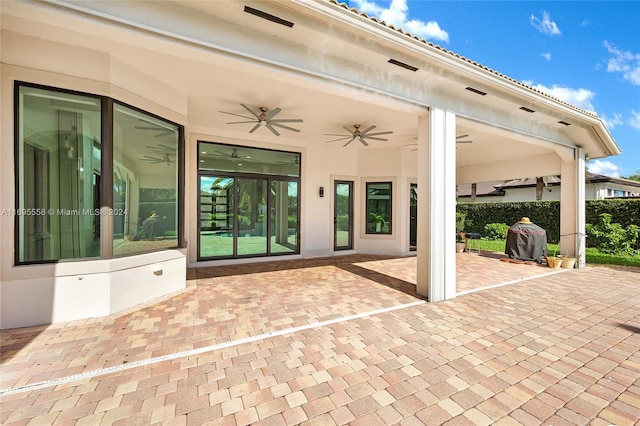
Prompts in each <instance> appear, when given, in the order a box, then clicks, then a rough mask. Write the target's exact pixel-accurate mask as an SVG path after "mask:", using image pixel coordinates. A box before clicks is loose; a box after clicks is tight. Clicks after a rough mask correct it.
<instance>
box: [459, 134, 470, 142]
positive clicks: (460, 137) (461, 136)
mask: <svg viewBox="0 0 640 426" xmlns="http://www.w3.org/2000/svg"><path fill="white" fill-rule="evenodd" d="M468 137H469V135H467V134H464V135H460V136H456V143H473V141H472V140H460V139H464V138H468Z"/></svg>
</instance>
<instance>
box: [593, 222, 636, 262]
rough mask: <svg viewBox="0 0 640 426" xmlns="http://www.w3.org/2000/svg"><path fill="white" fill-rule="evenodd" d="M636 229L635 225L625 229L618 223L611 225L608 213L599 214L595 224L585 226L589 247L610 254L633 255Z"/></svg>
mask: <svg viewBox="0 0 640 426" xmlns="http://www.w3.org/2000/svg"><path fill="white" fill-rule="evenodd" d="M638 229H639V228H638V227H637V226H636V225H628V226H627V227H626V228H625V227H623V226H622V225H621V224H619V223H612V222H611V215H610V214H609V213H602V214H600V215H599V216H598V220H597V222H596V223H595V224H589V223H588V224H587V225H586V230H587V239H588V241H589V245H590V246H592V247H593V246H595V247H596V248H597V249H598V250H600V251H601V252H603V253H611V254H633V253H635V250H634V248H633V247H634V245H635V244H636V241H637V240H638Z"/></svg>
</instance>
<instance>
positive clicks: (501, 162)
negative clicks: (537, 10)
mask: <svg viewBox="0 0 640 426" xmlns="http://www.w3.org/2000/svg"><path fill="white" fill-rule="evenodd" d="M150 22H153V24H150ZM2 37H3V38H2V42H3V64H2V90H3V93H7V94H11V93H13V94H14V96H3V99H2V102H3V108H2V111H3V113H2V124H3V125H2V139H3V141H7V143H4V144H3V146H2V150H3V156H2V162H3V163H2V165H3V167H2V170H3V172H2V173H3V181H4V182H7V183H8V187H10V188H12V190H13V191H15V192H16V193H17V194H18V195H19V196H22V198H19V197H18V199H19V201H20V200H24V199H27V196H29V195H30V194H31V193H32V192H34V191H30V190H29V187H28V184H31V182H30V181H29V180H25V179H24V178H20V177H16V176H14V173H13V171H14V161H15V158H16V157H19V154H20V152H14V144H12V143H10V142H11V141H14V140H15V138H16V134H18V133H19V131H18V129H14V124H15V123H20V122H21V121H19V120H17V119H16V117H14V116H13V111H14V110H15V109H14V106H15V105H14V102H17V101H15V99H21V98H20V96H24V97H26V98H28V99H30V100H31V103H30V104H28V105H27V108H26V109H25V115H26V114H27V113H30V110H29V107H30V108H33V109H34V111H33V113H31V115H30V117H35V118H37V117H39V116H40V115H41V114H43V111H46V112H47V113H48V114H51V117H54V115H53V114H54V113H57V111H58V109H59V108H60V106H59V103H60V97H61V96H71V97H73V99H72V100H71V104H72V106H73V107H72V108H71V109H73V111H69V114H67V115H68V116H69V117H70V118H69V119H68V121H69V122H70V120H71V119H72V118H73V119H76V120H80V119H81V118H82V120H86V117H87V116H88V113H87V112H86V111H85V112H84V113H83V114H80V113H78V112H77V110H78V109H82V108H85V107H83V106H82V105H86V104H87V102H89V101H88V100H87V99H89V100H90V101H91V102H94V104H95V105H107V106H108V105H114V104H115V105H116V108H115V110H114V111H115V112H113V111H111V110H109V109H108V108H107V109H106V110H105V111H106V112H107V113H106V114H103V113H96V111H97V110H98V108H97V107H95V108H93V110H92V113H93V115H94V118H93V121H92V122H91V123H85V128H87V129H92V130H91V132H92V133H91V134H90V135H86V136H85V137H83V138H78V140H80V141H85V143H87V144H88V146H87V147H86V148H85V151H86V152H89V151H90V149H93V148H94V146H100V147H101V149H103V150H104V153H103V155H102V158H103V159H104V161H103V160H100V161H97V160H95V161H93V164H94V166H93V167H94V168H95V170H90V168H89V167H83V166H82V165H81V164H80V163H78V162H77V161H76V160H77V159H76V158H72V160H73V161H74V163H73V164H74V168H72V169H71V170H73V172H74V173H75V175H74V178H77V180H79V181H82V182H85V183H86V182H89V181H91V179H94V181H95V182H96V183H95V185H94V186H95V188H85V189H86V192H87V195H86V196H84V197H83V200H85V201H86V202H88V203H89V202H90V201H87V200H93V203H94V204H95V206H93V205H92V206H91V207H97V208H96V210H97V211H100V212H101V216H103V217H102V218H100V221H98V220H94V221H93V222H92V223H91V225H92V226H93V227H92V228H90V230H91V235H90V236H91V237H94V240H92V241H91V244H92V249H93V251H92V252H91V256H94V257H90V258H89V259H87V257H86V256H84V255H82V254H78V255H73V256H75V257H73V256H72V257H73V258H74V260H77V259H81V260H80V261H77V262H66V260H68V259H66V258H64V256H57V257H61V258H60V259H58V258H56V256H55V255H54V256H53V258H52V259H49V258H40V257H42V256H41V254H42V253H48V251H47V250H48V247H45V248H44V249H43V248H42V247H39V246H38V247H34V249H33V253H32V254H31V256H32V257H34V258H33V259H31V258H27V259H26V260H24V259H21V258H11V257H10V256H3V257H2V259H1V260H0V262H2V263H1V268H0V271H1V273H2V292H3V293H2V294H3V297H2V304H3V305H2V307H3V309H2V318H1V320H2V325H1V326H0V327H3V328H6V327H16V326H21V325H31V324H42V323H47V322H58V321H67V320H72V319H79V318H87V317H90V316H91V315H108V314H112V313H115V312H118V311H120V310H122V309H124V308H128V307H132V306H135V305H136V304H138V303H141V302H145V301H148V300H149V299H152V298H154V297H158V296H160V295H162V294H166V293H170V292H173V291H175V290H176V288H180V287H184V285H185V281H184V270H185V269H186V268H208V267H223V266H226V265H232V264H234V265H238V266H239V267H240V266H241V265H242V264H243V263H246V262H253V261H255V260H261V261H271V260H275V259H276V256H277V259H279V260H282V261H289V260H300V259H312V258H316V257H320V258H324V257H327V256H342V255H352V254H364V255H385V256H395V257H404V256H411V255H415V256H416V257H417V261H416V262H415V264H414V265H415V267H416V271H415V284H416V291H417V293H418V294H420V295H421V296H422V297H424V298H428V299H429V300H430V301H432V302H438V301H443V300H448V299H451V298H453V297H455V296H456V295H457V294H458V293H459V292H460V291H461V289H464V288H465V286H466V285H467V284H466V283H465V282H464V280H461V279H458V278H457V271H458V268H457V267H456V263H457V262H456V254H455V240H454V235H455V231H456V229H455V206H456V185H457V184H460V183H474V182H483V181H491V180H497V179H514V178H519V177H529V176H547V175H561V176H562V182H563V190H562V200H561V203H562V208H561V220H560V222H561V223H560V233H561V235H563V237H562V241H561V244H562V248H563V252H564V253H566V254H568V255H574V256H576V257H578V258H579V259H580V262H579V264H578V266H579V267H582V266H584V256H580V255H581V254H582V253H583V252H584V239H580V238H578V236H579V235H581V234H584V186H583V184H582V183H583V182H584V163H585V161H586V159H588V158H602V157H606V156H609V155H615V154H616V153H618V152H619V149H618V147H617V145H616V144H615V141H613V139H612V138H611V135H610V134H609V132H608V131H607V129H606V127H605V125H604V123H603V121H602V120H601V119H600V118H599V117H597V116H596V115H594V114H592V113H590V112H587V111H583V110H580V109H579V108H576V107H574V106H571V105H569V104H566V103H564V102H561V101H559V100H557V99H554V98H552V97H550V96H549V95H546V94H544V93H541V92H539V91H537V90H535V89H533V88H531V87H528V86H526V85H524V84H522V83H520V82H517V81H515V80H513V79H511V78H509V77H507V76H505V75H502V74H500V73H499V72H498V71H495V70H492V69H490V68H488V67H485V66H482V65H480V64H478V63H476V62H473V61H472V60H469V59H467V58H463V57H460V56H459V55H456V54H455V53H454V52H450V51H448V50H446V49H444V48H442V47H440V46H436V45H434V44H432V43H429V42H428V41H425V40H420V39H418V38H416V37H413V36H412V35H411V34H408V33H406V32H404V31H402V30H399V29H396V28H393V27H390V26H387V25H386V24H385V23H383V22H380V21H379V20H377V19H375V18H374V17H370V16H367V15H365V14H362V13H359V12H358V11H357V10H354V9H350V8H349V7H347V6H346V5H344V4H339V3H337V2H333V1H322V0H317V1H316V0H298V1H291V2H286V3H282V2H277V1H273V2H271V1H261V2H240V1H225V2H185V1H163V2H84V3H77V2H64V1H63V2H5V3H3V7H2ZM60 52H64V55H63V54H61V53H60ZM64 58H73V60H64ZM20 90H23V92H20ZM67 92H71V94H69V93H67ZM19 93H23V94H19ZM98 96H100V97H101V98H96V97H98ZM76 98H77V99H76ZM85 98H86V99H85ZM94 98H95V99H94ZM96 99H97V100H96ZM78 100H79V101H80V102H78ZM83 102H84V103H83ZM91 102H89V103H91ZM68 103H69V102H67V104H68ZM65 105H66V104H65ZM79 105H80V107H79ZM95 105H94V106H95ZM37 108H41V110H38V109H37ZM65 108H66V107H65ZM67 109H69V108H67ZM112 114H115V118H114V117H112ZM109 117H111V119H110V118H109ZM271 119H273V122H271V121H270V120H271ZM109 120H111V121H109ZM141 120H142V121H141ZM278 120H281V121H278ZM51 121H52V122H53V121H54V120H53V119H52V120H51ZM114 123H115V124H114ZM271 123H273V124H271ZM89 124H90V125H89ZM65 125H66V126H67V127H71V125H70V124H65ZM109 125H111V127H108V126H109ZM101 126H102V127H101ZM27 127H28V126H26V127H25V130H24V131H25V132H26V133H28V132H29V129H28V128H27ZM105 127H106V128H105ZM98 129H102V130H100V131H98ZM53 130H54V132H53V133H54V134H58V133H59V132H55V129H53ZM358 132H361V133H367V132H368V133H369V134H370V135H371V136H374V137H373V138H366V137H361V133H358ZM50 133H51V132H50ZM55 142H56V143H57V144H64V139H63V138H59V139H58V140H57V141H55ZM98 142H101V143H98ZM19 143H22V144H24V146H25V147H27V148H28V149H30V150H32V151H34V152H40V151H42V152H43V154H42V155H43V158H53V154H51V156H50V157H46V155H49V154H48V153H49V152H56V151H54V150H51V151H49V149H51V148H50V146H53V145H54V144H53V143H51V141H49V140H47V139H46V138H45V140H44V141H42V140H40V139H37V140H36V138H33V140H27V139H24V140H20V142H19ZM90 144H93V145H90ZM36 145H37V147H36ZM89 145H90V146H89ZM20 146H22V145H20ZM33 147H36V148H37V149H39V150H40V151H35V150H34V148H33ZM65 149H67V151H66V155H67V156H70V157H73V155H74V154H73V153H74V151H73V150H70V149H68V148H65ZM96 149H97V148H96ZM18 151H19V150H18ZM28 152H31V151H28ZM5 153H6V155H4V154H5ZM249 154H250V155H249ZM256 154H257V155H256ZM23 157H25V158H31V157H26V156H23ZM23 157H21V160H20V161H22V160H23V159H24V158H23ZM289 157H290V158H291V160H290V161H289V160H287V161H284V160H285V158H289ZM34 158H35V157H34ZM61 158H62V159H63V160H64V156H62V157H61ZM87 159H88V158H87ZM61 161H62V160H61ZM65 161H66V160H65ZM101 161H102V162H101ZM19 164H22V163H19ZM20 167H23V166H20ZM56 167H57V166H56ZM24 168H25V169H28V167H27V166H26V165H25V166H24ZM103 168H104V170H103ZM63 169H64V168H63ZM75 169H78V171H76V170H75ZM79 170H83V171H82V173H83V175H80V174H79V173H80V172H79ZM92 172H93V174H92ZM42 175H44V173H42ZM76 175H77V176H76ZM20 176H23V175H20ZM97 176H99V177H100V179H99V180H100V181H99V182H98V178H97ZM20 179H22V180H20ZM224 179H227V181H226V182H225V183H224V185H220V184H219V183H220V182H221V181H222V180H224ZM203 182H204V183H203ZM216 182H217V183H216ZM116 184H117V185H116ZM21 185H22V186H21ZM341 185H343V186H346V187H348V188H350V189H349V193H348V194H349V203H350V204H349V206H348V209H347V210H346V212H347V213H346V214H345V213H342V212H340V211H338V207H339V202H338V201H337V200H338V195H340V194H339V190H338V188H340V187H341ZM32 186H34V187H37V185H35V184H33V185H32ZM98 186H100V190H99V191H98V190H97V189H96V188H98ZM25 188H26V189H25ZM114 188H118V190H114ZM232 188H233V189H232ZM90 189H92V190H93V193H92V195H93V197H91V196H89V190H90ZM54 190H57V189H56V188H53V189H51V192H52V193H54V192H55V191H54ZM233 191H236V192H233ZM374 193H375V194H374ZM382 193H384V197H386V198H385V199H381V198H380V197H381V195H380V194H382ZM150 194H154V196H156V197H157V198H158V199H156V200H152V201H154V202H157V203H159V204H157V205H159V206H161V207H162V208H163V209H166V210H167V211H169V213H167V214H166V215H167V216H168V217H169V218H170V219H169V220H170V221H172V223H171V229H167V231H169V233H170V235H171V236H172V238H174V240H173V243H172V244H173V245H174V247H173V248H172V249H171V250H166V245H165V244H168V243H166V242H167V241H168V240H160V241H153V242H148V241H142V242H141V241H132V242H131V243H129V244H126V243H124V244H123V245H121V246H117V247H114V241H117V242H118V243H120V242H121V241H126V238H125V237H126V233H127V232H135V229H136V225H137V224H139V223H140V222H141V221H142V220H143V219H144V216H145V215H146V214H148V213H147V212H143V210H144V209H143V207H145V206H146V205H145V206H143V201H144V200H147V198H148V197H150V196H151V195H150ZM157 194H164V195H163V196H162V197H160V196H158V195H157ZM247 194H248V195H250V196H247ZM40 195H42V194H40ZM44 195H47V194H44ZM413 195H416V197H414V198H412V197H413ZM145 197H147V198H145ZM234 197H235V198H234ZM376 197H378V198H376ZM263 199H264V203H265V204H261V202H262V201H263ZM1 200H2V207H3V208H7V209H15V208H21V207H25V205H16V197H15V194H14V192H12V191H5V192H3V193H2V199H1ZM45 201H46V202H49V200H45ZM147 201H148V200H147ZM147 201H144V202H147ZM214 201H215V202H214ZM127 203H129V204H130V205H132V206H133V207H131V208H129V209H127V208H123V209H122V210H123V211H127V212H128V214H129V215H131V216H132V217H127V218H125V219H122V220H121V221H120V222H118V221H115V222H113V221H111V217H110V214H112V212H113V211H114V210H118V208H119V207H127V206H128V204H127ZM136 203H137V204H136ZM216 203H217V204H216ZM23 204H24V203H23ZM149 205H151V204H149ZM154 205H156V204H154ZM26 207H29V206H26ZM134 207H135V208H134ZM214 208H221V209H222V210H221V211H222V212H218V211H217V210H215V211H214V210H213V209H214ZM150 209H151V208H150V207H149V209H148V210H150ZM374 210H375V211H374ZM377 210H380V211H382V213H384V214H382V215H380V216H381V219H380V221H381V222H379V223H380V224H381V225H382V223H384V226H379V227H378V226H377V224H376V223H375V222H374V217H378V213H380V211H377ZM143 213H144V214H143ZM163 215H164V214H163ZM341 216H346V221H345V223H346V225H345V227H344V229H342V228H341V229H338V228H339V225H338V224H339V223H340V220H339V219H341ZM221 218H222V219H221ZM225 220H226V222H225ZM376 221H377V219H376ZM85 222H87V224H85V225H86V226H89V223H88V221H86V220H85ZM121 222H124V224H123V223H121ZM27 225H29V224H28V223H27ZM259 225H261V226H262V232H261V233H260V231H259ZM243 226H246V227H247V228H251V229H250V230H249V229H244V228H243ZM125 227H127V229H128V230H127V229H124V228H125ZM214 227H215V228H216V229H213V228H214ZM220 227H222V228H224V229H223V230H225V231H227V230H228V231H229V233H228V235H229V237H228V238H230V239H231V243H229V240H220V239H216V240H214V239H212V238H211V236H212V235H215V234H212V232H217V231H218V230H219V229H220ZM121 228H122V230H121ZM205 228H207V229H205ZM209 228H211V229H209ZM16 229H17V231H16ZM131 229H132V230H131ZM344 230H348V233H349V234H348V238H344V237H345V235H344V234H342V233H341V232H343V231H344ZM54 231H55V229H54ZM2 232H3V235H7V236H8V238H6V239H3V240H2V241H1V242H0V244H2V252H3V253H18V254H17V255H15V256H18V257H19V256H20V255H21V254H22V253H21V251H20V247H18V246H19V244H21V242H23V241H25V240H28V239H35V237H36V236H34V233H33V232H32V233H29V227H28V226H24V225H21V224H19V223H17V222H14V221H13V219H12V218H3V221H2ZM20 232H22V234H20ZM267 232H268V234H267ZM256 233H258V234H259V238H261V242H260V244H261V245H260V246H259V248H258V249H255V248H253V245H252V244H251V247H247V246H246V245H243V244H244V243H245V242H251V240H249V239H246V240H245V239H243V238H245V237H246V236H247V235H248V236H249V237H248V238H255V234H256ZM276 233H277V234H278V235H277V236H276ZM120 234H123V235H120ZM78 235H80V236H81V237H78V238H87V237H88V236H89V234H88V233H87V232H79V233H78ZM76 237H77V236H76ZM272 239H273V241H274V242H273V243H272V242H271V240H272ZM53 240H54V239H51V241H53ZM276 240H277V241H280V242H283V243H284V244H280V243H278V242H277V241H276ZM38 241H41V240H40V239H38ZM47 241H49V240H47ZM219 241H223V242H219ZM344 241H347V242H346V243H345V242H344ZM416 241H417V251H416V252H413V251H412V248H415V247H416V244H415V242H416ZM138 243H145V244H146V245H143V244H138ZM39 244H40V245H42V243H39ZM224 244H227V245H225V246H224V247H223V245H224ZM134 245H135V246H136V247H134ZM147 245H151V246H152V247H150V248H149V251H148V252H147V251H146V250H147V248H146V246H147ZM16 247H18V249H16ZM245 249H246V250H248V251H249V252H248V253H249V254H247V251H243V250H245ZM38 250H40V251H38ZM283 252H284V254H285V255H284V256H283ZM38 253H40V254H38ZM38 256H40V257H38ZM258 257H259V258H260V259H255V258H258ZM160 271H163V273H162V274H161V273H159V272H160ZM124 276H126V277H128V278H130V279H131V280H132V281H134V282H136V283H140V284H139V286H136V287H135V288H134V289H133V290H135V291H132V289H131V288H129V287H126V286H122V285H120V284H119V283H120V282H121V281H120V279H121V278H122V277H124ZM43 289H45V291H42V290H43ZM61 289H64V290H61ZM34 294H35V295H37V297H38V300H37V303H35V304H34V303H30V302H33V295H34ZM77 300H82V301H83V303H80V304H78V303H76V301H77ZM105 300H106V301H107V302H105ZM15 306H20V307H21V308H20V309H15V308H13V307H15ZM33 306H37V308H34V307H33Z"/></svg>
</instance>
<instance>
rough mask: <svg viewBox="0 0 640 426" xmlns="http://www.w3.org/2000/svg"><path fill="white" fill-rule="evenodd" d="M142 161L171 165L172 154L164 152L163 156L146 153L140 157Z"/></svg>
mask: <svg viewBox="0 0 640 426" xmlns="http://www.w3.org/2000/svg"><path fill="white" fill-rule="evenodd" d="M140 161H147V162H149V163H151V164H162V163H164V164H166V165H167V166H170V165H171V162H172V161H171V154H164V155H162V157H152V156H150V155H145V156H144V157H142V158H141V159H140Z"/></svg>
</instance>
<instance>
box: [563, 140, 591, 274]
mask: <svg viewBox="0 0 640 426" xmlns="http://www.w3.org/2000/svg"><path fill="white" fill-rule="evenodd" d="M573 157H574V158H573V160H572V161H563V162H562V164H561V182H562V186H561V189H560V254H562V255H567V256H572V257H577V258H578V261H577V262H576V265H577V267H578V268H584V265H585V247H586V242H585V233H586V231H585V223H586V219H585V198H586V197H585V181H584V179H585V158H584V150H583V149H582V148H576V149H575V150H574V156H573Z"/></svg>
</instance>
